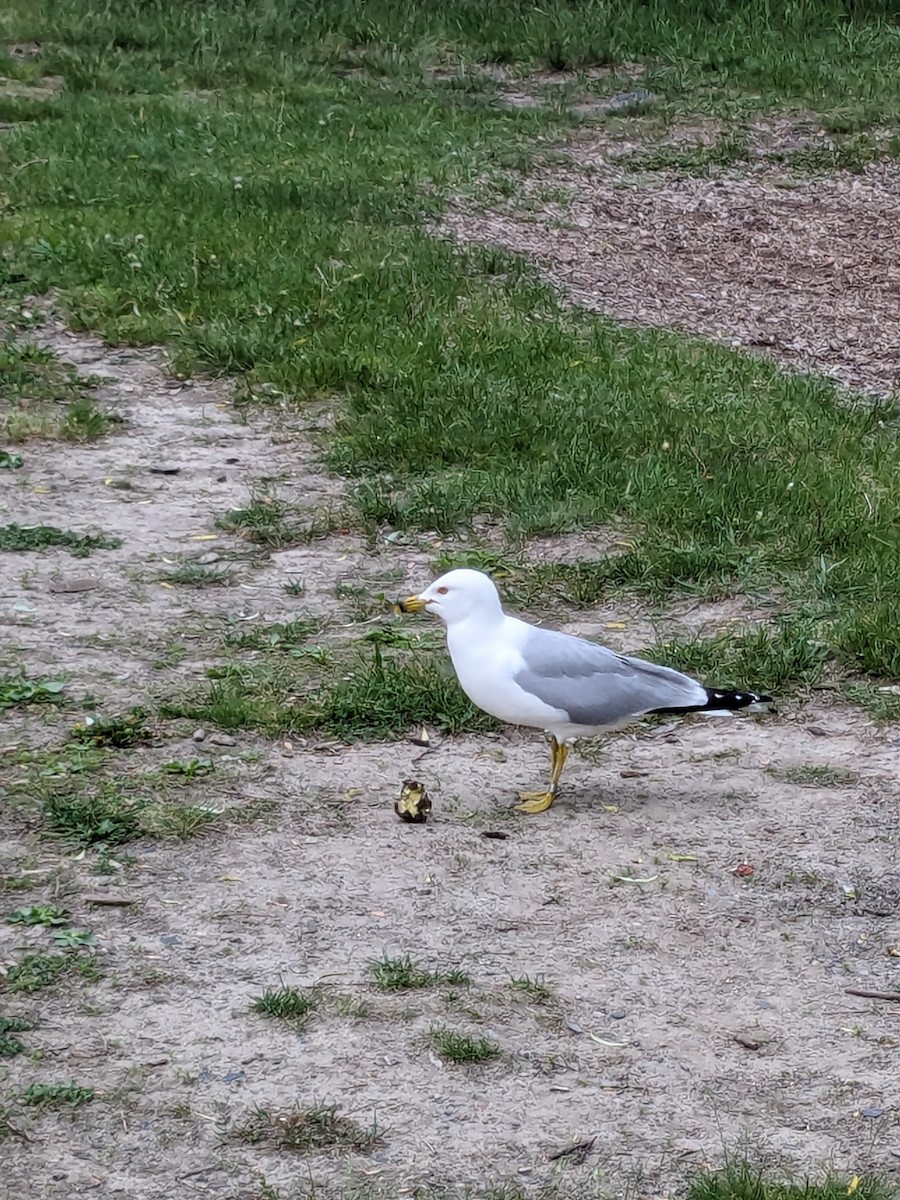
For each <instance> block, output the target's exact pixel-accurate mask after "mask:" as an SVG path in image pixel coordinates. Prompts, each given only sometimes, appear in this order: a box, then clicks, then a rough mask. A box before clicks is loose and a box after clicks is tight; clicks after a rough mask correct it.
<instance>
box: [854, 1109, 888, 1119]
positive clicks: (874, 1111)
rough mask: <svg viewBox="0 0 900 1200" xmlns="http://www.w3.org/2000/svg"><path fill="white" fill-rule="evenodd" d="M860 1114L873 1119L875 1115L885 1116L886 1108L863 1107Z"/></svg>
mask: <svg viewBox="0 0 900 1200" xmlns="http://www.w3.org/2000/svg"><path fill="white" fill-rule="evenodd" d="M859 1114H860V1116H861V1117H868V1118H869V1119H870V1120H871V1119H872V1118H874V1117H883V1116H884V1109H883V1108H861V1109H860V1110H859Z"/></svg>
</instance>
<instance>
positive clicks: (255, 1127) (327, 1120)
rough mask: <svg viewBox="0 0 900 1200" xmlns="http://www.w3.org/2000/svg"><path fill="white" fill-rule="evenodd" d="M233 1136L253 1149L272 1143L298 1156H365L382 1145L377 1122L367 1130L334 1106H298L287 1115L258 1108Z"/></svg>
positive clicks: (237, 1127)
mask: <svg viewBox="0 0 900 1200" xmlns="http://www.w3.org/2000/svg"><path fill="white" fill-rule="evenodd" d="M234 1134H235V1136H236V1137H238V1138H239V1139H240V1140H241V1141H243V1142H246V1143H248V1144H249V1145H251V1146H257V1145H260V1144H269V1145H272V1146H275V1147H276V1148H277V1149H279V1150H290V1151H294V1152H295V1153H298V1154H322V1153H324V1152H327V1151H329V1150H331V1151H334V1150H336V1151H343V1152H349V1151H352V1150H355V1151H357V1152H358V1153H362V1154H365V1153H367V1152H368V1151H370V1150H374V1149H375V1147H376V1146H379V1145H381V1144H383V1141H384V1138H383V1135H382V1133H381V1131H380V1130H379V1129H378V1127H377V1125H375V1124H374V1123H373V1124H372V1125H371V1126H369V1127H368V1128H364V1127H363V1126H361V1125H358V1124H357V1123H356V1122H355V1121H352V1120H350V1118H349V1117H345V1116H342V1115H341V1113H340V1112H339V1111H338V1109H337V1106H336V1105H333V1104H323V1105H313V1106H311V1107H308V1108H304V1107H301V1106H300V1105H295V1106H294V1107H293V1108H292V1109H289V1110H287V1111H286V1112H274V1113H273V1112H270V1111H269V1110H268V1109H265V1108H255V1109H253V1111H252V1112H251V1113H250V1114H249V1116H248V1117H247V1118H246V1120H245V1121H244V1122H243V1123H242V1124H240V1125H238V1126H236V1127H235V1129H234Z"/></svg>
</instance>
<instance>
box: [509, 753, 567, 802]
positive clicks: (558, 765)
mask: <svg viewBox="0 0 900 1200" xmlns="http://www.w3.org/2000/svg"><path fill="white" fill-rule="evenodd" d="M568 757H569V747H568V746H566V745H564V744H563V745H560V743H559V742H558V741H557V740H556V738H555V737H553V736H552V735H551V738H550V786H549V788H547V790H546V791H545V792H519V799H520V800H521V801H522V803H521V804H519V805H517V806H516V807H517V808H518V810H519V812H524V813H542V812H546V811H547V809H548V808H550V806H551V805H552V804H553V801H554V800H555V799H556V792H557V789H558V788H559V777H560V775H562V773H563V767H564V766H565V765H566V759H567V758H568Z"/></svg>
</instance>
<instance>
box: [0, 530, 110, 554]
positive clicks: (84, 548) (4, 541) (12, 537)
mask: <svg viewBox="0 0 900 1200" xmlns="http://www.w3.org/2000/svg"><path fill="white" fill-rule="evenodd" d="M121 545H122V539H121V538H117V537H107V536H106V534H102V533H96V534H94V533H73V532H72V531H71V530H69V529H57V528H56V526H55V525H0V552H6V553H11V554H23V553H26V552H28V551H34V550H49V549H52V548H54V547H56V546H62V547H63V548H64V549H66V550H68V551H69V553H70V554H71V555H72V556H73V557H74V558H87V557H88V556H89V555H90V554H91V553H92V552H93V551H94V550H118V548H119V547H120V546H121Z"/></svg>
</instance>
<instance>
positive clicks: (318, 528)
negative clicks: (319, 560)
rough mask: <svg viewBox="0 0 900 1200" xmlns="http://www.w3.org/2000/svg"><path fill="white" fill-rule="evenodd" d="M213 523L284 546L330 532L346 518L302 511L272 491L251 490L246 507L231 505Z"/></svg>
mask: <svg viewBox="0 0 900 1200" xmlns="http://www.w3.org/2000/svg"><path fill="white" fill-rule="evenodd" d="M216 525H217V526H218V527H219V528H220V529H226V530H227V531H228V532H229V533H237V534H240V535H241V537H244V538H246V539H247V540H248V541H250V542H255V543H256V544H257V545H259V546H265V547H266V548H267V549H270V550H284V549H285V548H287V547H288V546H298V545H302V544H303V543H304V542H309V541H312V540H313V539H314V538H317V537H324V536H325V535H326V534H329V533H333V532H334V531H335V530H336V529H339V528H342V527H343V526H345V525H346V518H345V517H342V516H340V515H339V514H337V513H334V512H331V511H328V510H321V511H320V510H317V511H316V512H315V513H313V512H305V513H304V512H303V511H302V510H299V509H296V508H294V507H292V506H291V505H289V504H287V503H286V502H285V501H284V500H280V499H279V498H278V496H276V495H275V494H274V493H271V492H252V493H251V496H250V503H249V504H248V506H247V507H246V508H236V509H233V510H232V511H231V512H230V513H227V514H226V516H224V517H221V518H220V519H219V520H218V521H216Z"/></svg>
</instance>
